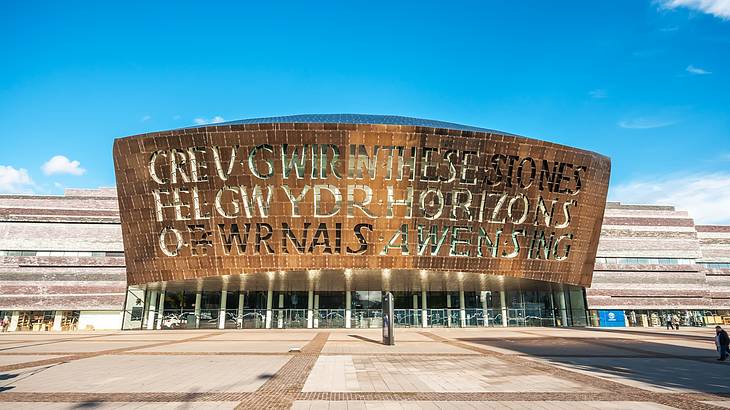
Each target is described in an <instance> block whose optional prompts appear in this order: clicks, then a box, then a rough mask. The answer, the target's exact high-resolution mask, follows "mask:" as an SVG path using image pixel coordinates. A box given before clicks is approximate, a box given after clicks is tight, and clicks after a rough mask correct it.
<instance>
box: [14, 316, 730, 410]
mask: <svg viewBox="0 0 730 410" xmlns="http://www.w3.org/2000/svg"><path fill="white" fill-rule="evenodd" d="M396 334H397V338H398V342H397V345H396V346H392V347H389V346H383V345H380V344H379V343H378V342H377V340H378V335H379V330H377V329H374V330H368V329H365V330H345V329H335V330H330V331H321V330H320V331H316V330H314V331H302V330H298V331H296V330H290V331H200V332H195V331H182V332H146V331H142V332H113V333H96V334H89V333H76V334H48V333H46V334H29V333H7V334H0V364H2V365H0V408H14V409H25V408H33V409H35V408H43V409H45V408H49V409H50V408H52V409H66V408H68V409H70V408H79V407H86V406H89V407H99V408H101V409H105V408H118V407H119V406H124V405H125V404H127V405H129V406H131V407H135V408H136V407H141V408H155V406H157V405H162V403H166V404H165V408H176V407H178V406H183V405H185V406H186V407H189V408H192V409H202V408H214V407H215V408H218V407H221V408H231V409H232V408H239V409H253V408H269V409H288V408H294V409H329V408H348V409H350V408H353V409H371V408H383V407H388V408H394V409H400V408H403V409H405V408H439V409H442V408H448V409H462V408H498V409H519V408H541V409H575V408H586V409H603V410H605V409H623V408H636V409H666V408H680V409H718V408H730V381H728V376H727V375H728V374H730V365H728V364H726V363H719V362H717V361H715V360H714V356H713V355H714V349H713V348H714V346H713V345H712V343H711V340H712V339H711V332H710V331H709V330H707V329H699V330H698V329H694V330H693V329H689V330H684V331H682V332H674V333H672V332H663V331H649V332H647V331H611V332H606V331H601V330H598V329H586V330H580V329H557V330H556V329H541V328H531V329H420V330H419V329H398V330H397V333H396ZM84 347H86V350H84ZM150 349H151V350H150ZM722 366H726V367H727V369H726V368H724V367H722ZM145 403H147V404H145ZM186 403H187V404H186ZM399 403H400V404H399ZM149 406H151V407H149ZM125 408H126V407H125Z"/></svg>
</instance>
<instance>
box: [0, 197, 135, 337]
mask: <svg viewBox="0 0 730 410" xmlns="http://www.w3.org/2000/svg"><path fill="white" fill-rule="evenodd" d="M123 251H124V249H123V246H122V238H121V229H120V226H119V211H118V206H117V198H116V190H114V189H97V190H67V191H66V194H65V195H64V196H40V195H2V196H0V311H3V312H5V313H4V315H7V314H8V312H15V313H14V315H13V320H19V321H20V323H19V326H22V325H23V324H24V317H23V314H24V313H25V314H30V313H29V312H33V313H32V315H31V316H37V317H40V316H41V315H42V313H41V312H45V316H46V318H48V317H49V316H53V317H54V320H55V317H56V316H58V314H57V312H62V313H64V314H66V315H68V314H69V313H70V312H75V313H74V314H73V315H72V316H74V317H75V318H76V319H78V322H79V323H78V324H80V325H82V326H81V327H85V326H84V321H85V319H86V321H87V322H88V324H89V325H90V326H94V327H95V328H100V327H101V328H104V327H107V326H112V324H111V322H113V321H118V320H121V319H119V317H120V314H119V311H120V309H121V306H122V305H123V303H124V298H125V294H126V272H125V263H124V254H123ZM18 312H20V313H18ZM49 312H54V313H49ZM18 314H19V315H20V317H17V318H16V316H17V315H18ZM85 316H86V318H85ZM26 319H27V320H30V321H31V322H32V321H33V317H30V318H26ZM58 320H60V319H58ZM58 320H56V321H58ZM104 323H106V324H107V325H105V324H104ZM113 327H116V328H118V326H117V325H116V324H114V325H113Z"/></svg>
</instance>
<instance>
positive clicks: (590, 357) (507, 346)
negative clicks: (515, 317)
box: [458, 333, 730, 393]
mask: <svg viewBox="0 0 730 410" xmlns="http://www.w3.org/2000/svg"><path fill="white" fill-rule="evenodd" d="M642 335H646V333H642ZM650 335H653V334H648V335H647V336H650ZM458 340H460V341H463V342H469V343H473V344H477V345H481V346H484V347H491V348H497V349H503V350H509V351H512V352H516V353H518V354H525V355H527V356H533V357H537V358H541V359H543V360H545V361H547V362H549V363H552V364H556V365H562V366H567V367H568V368H571V369H577V370H582V371H587V372H590V373H592V374H594V375H597V376H601V377H605V378H608V379H612V380H615V381H619V382H625V383H627V384H633V385H636V383H635V382H638V383H640V384H643V386H640V387H643V388H650V389H652V390H657V391H670V390H671V391H687V392H704V393H730V363H728V362H719V361H717V360H716V359H717V352H716V350H715V349H714V345H713V344H711V339H710V338H707V337H705V338H704V340H705V341H708V345H707V346H708V347H707V348H697V347H689V346H682V345H681V344H675V345H669V344H664V343H655V342H650V341H643V340H638V339H615V338H577V337H551V336H547V335H543V336H542V337H540V336H539V335H538V334H536V335H535V337H534V338H506V339H500V340H498V339H492V338H490V339H485V338H459V339H458ZM678 341H679V342H681V340H678Z"/></svg>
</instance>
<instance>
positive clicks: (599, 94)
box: [588, 88, 608, 99]
mask: <svg viewBox="0 0 730 410" xmlns="http://www.w3.org/2000/svg"><path fill="white" fill-rule="evenodd" d="M588 95H590V96H591V98H595V99H600V98H606V97H608V94H607V93H606V90H604V89H602V88H597V89H595V90H591V91H588Z"/></svg>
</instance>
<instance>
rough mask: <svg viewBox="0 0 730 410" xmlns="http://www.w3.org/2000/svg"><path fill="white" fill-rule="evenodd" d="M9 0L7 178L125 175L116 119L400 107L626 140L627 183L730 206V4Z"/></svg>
mask: <svg viewBox="0 0 730 410" xmlns="http://www.w3.org/2000/svg"><path fill="white" fill-rule="evenodd" d="M151 3H152V2H124V3H118V4H112V3H111V2H81V1H78V2H43V1H38V2H6V3H5V4H4V5H3V12H2V13H0V48H1V49H2V55H3V56H4V58H3V60H2V61H3V62H2V64H0V140H1V141H2V148H1V149H0V191H2V192H37V193H51V194H57V193H62V191H63V187H96V186H111V185H113V184H114V172H113V165H112V158H111V145H112V141H113V139H114V138H115V137H120V136H126V135H132V134H138V133H143V132H148V131H155V130H163V129H169V128H178V127H183V126H186V125H191V124H195V123H196V121H197V122H202V121H208V122H211V121H216V120H220V119H225V120H234V119H240V118H249V117H258V116H271V115H286V114H300V113H369V114H394V115H405V116H414V117H423V118H431V119H438V120H444V121H451V122H458V123H464V124H469V125H477V126H483V127H486V128H494V129H499V130H503V131H508V132H512V133H517V134H521V135H526V136H530V137H534V138H539V139H545V140H550V141H554V142H558V143H563V144H567V145H572V146H577V147H581V148H586V149H590V150H594V151H598V152H600V153H602V154H605V155H608V156H610V157H611V158H612V160H613V175H612V181H611V184H612V185H611V186H612V191H611V198H612V199H616V200H622V201H625V202H661V203H670V204H673V205H677V206H678V207H679V208H681V209H686V210H689V211H690V212H691V213H692V215H693V216H695V218H697V219H698V220H699V221H700V222H708V223H711V222H722V223H730V4H729V2H728V1H727V0H704V1H700V0H659V1H651V0H648V1H641V0H623V1H604V2H600V3H599V2H586V1H574V2H569V1H566V2H544V1H524V2H519V3H518V2H507V1H499V2H497V1H493V2H492V1H490V2H486V1H474V2H466V1H465V2H448V3H445V2H430V1H419V2H415V1H414V2H377V1H370V2H276V3H274V2H255V3H254V2H230V3H226V2H221V3H216V4H215V6H211V5H209V4H207V5H204V4H203V3H200V2H195V3H193V2H183V1H180V2H157V3H154V4H151Z"/></svg>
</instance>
